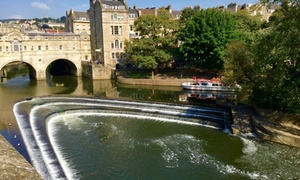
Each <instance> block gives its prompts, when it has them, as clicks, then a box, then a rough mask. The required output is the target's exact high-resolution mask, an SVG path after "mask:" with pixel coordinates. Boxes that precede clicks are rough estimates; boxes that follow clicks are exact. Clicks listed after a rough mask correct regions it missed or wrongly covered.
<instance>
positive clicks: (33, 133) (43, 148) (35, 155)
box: [14, 97, 219, 179]
mask: <svg viewBox="0 0 300 180" xmlns="http://www.w3.org/2000/svg"><path fill="white" fill-rule="evenodd" d="M47 100H49V102H46V101H47ZM57 100H63V101H64V102H55V101H57ZM69 100H77V101H78V100H85V101H87V100H88V101H89V102H83V103H82V102H69ZM34 101H37V102H38V101H39V102H40V101H41V102H44V103H45V102H46V103H45V104H42V105H39V106H35V107H33V108H32V111H31V114H30V117H29V118H30V124H31V127H32V129H31V130H26V127H24V126H22V123H20V122H21V121H20V120H19V121H18V123H19V127H20V129H21V132H22V135H23V136H24V142H25V143H26V145H27V147H28V151H29V155H30V157H31V160H32V163H33V164H34V166H35V168H36V169H37V171H38V172H39V173H40V174H41V175H42V176H43V177H44V179H48V178H49V175H48V174H47V169H48V171H49V173H50V174H51V178H52V179H58V178H59V170H58V169H57V168H56V167H55V165H53V163H54V161H53V160H52V157H50V156H49V155H48V154H47V152H49V149H48V147H49V144H45V143H43V140H42V138H41V137H42V134H40V133H41V132H40V129H39V127H38V123H37V122H38V121H43V120H41V119H39V118H37V116H36V115H35V114H37V113H38V112H39V111H40V110H41V109H42V108H49V107H51V108H54V109H59V110H60V108H59V106H62V107H66V106H72V105H74V106H79V105H80V106H87V107H89V106H94V107H95V106H97V107H112V108H124V107H126V108H128V109H135V110H141V111H148V110H149V107H152V108H154V107H155V108H156V110H154V111H155V112H157V111H158V110H157V109H160V108H171V109H170V110H169V111H166V110H159V112H160V113H162V114H174V112H173V111H174V109H179V110H182V109H184V110H188V109H189V110H190V109H193V110H194V111H201V112H204V111H211V110H207V109H201V108H191V107H184V106H170V105H164V104H150V103H137V102H126V101H125V102H124V101H118V100H101V99H87V98H66V97H42V98H33V99H31V102H34ZM104 102H105V103H104ZM106 103H107V104H106ZM112 103H113V104H112ZM118 103H119V104H118ZM21 104H22V102H20V103H19V104H16V105H15V106H14V112H15V113H16V117H17V116H18V113H17V109H18V106H20V105H21ZM124 104H126V106H124ZM143 106H144V107H143ZM72 114H74V113H72ZM83 114H84V115H86V113H83ZM89 114H91V113H89ZM92 114H93V113H92ZM95 114H96V115H99V113H94V115H95ZM183 114H184V113H180V112H179V113H178V112H177V114H176V113H175V115H183ZM59 115H60V116H61V115H64V113H59ZM75 115H82V113H77V114H76V113H75ZM101 116H119V117H120V116H124V117H130V118H138V119H148V120H155V121H163V122H172V123H181V124H189V125H197V126H205V127H210V128H214V129H219V128H217V127H214V126H210V125H201V124H199V123H194V122H186V121H180V120H175V119H168V118H157V117H148V116H142V115H134V116H132V115H128V114H124V115H120V114H117V115H116V114H109V113H103V114H101ZM17 119H22V117H18V118H17ZM70 128H74V127H70ZM50 129H51V128H50ZM48 130H49V128H48ZM87 133H88V132H86V134H87ZM28 137H34V138H35V140H36V141H33V140H32V139H29V138H28ZM50 140H51V136H50ZM51 142H52V143H53V142H54V141H53V139H52V141H51ZM35 143H36V144H35ZM35 146H38V147H39V148H40V150H38V149H37V148H34V147H35ZM55 147H56V145H53V148H55ZM57 151H59V149H57ZM40 157H42V159H41V158H40ZM58 158H59V162H60V163H62V164H63V167H68V165H67V163H65V164H64V163H63V161H61V159H62V158H61V157H58ZM43 163H45V164H46V169H45V167H44V166H43V165H42V164H43ZM64 172H65V173H66V174H69V175H66V176H67V177H68V178H71V179H72V178H74V177H72V176H70V174H75V173H74V172H72V170H70V168H69V170H68V169H64Z"/></svg>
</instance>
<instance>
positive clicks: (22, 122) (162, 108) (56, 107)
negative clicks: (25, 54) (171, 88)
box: [14, 96, 231, 179]
mask: <svg viewBox="0 0 300 180" xmlns="http://www.w3.org/2000/svg"><path fill="white" fill-rule="evenodd" d="M14 114H15V116H16V119H17V122H18V125H19V128H20V131H21V133H22V136H23V140H24V142H25V144H26V148H27V151H28V153H29V156H30V159H31V162H32V164H33V166H34V167H35V168H36V169H37V171H38V172H39V174H40V175H41V176H42V177H43V178H44V179H69V178H70V177H71V176H72V175H71V173H70V169H68V167H67V165H66V162H63V160H62V157H61V155H60V154H59V152H58V151H59V150H58V149H55V148H56V147H53V146H52V145H53V142H54V141H55V140H53V139H51V138H52V137H51V135H49V132H51V129H48V123H51V121H53V120H54V119H55V118H57V117H65V116H69V115H82V114H86V115H97V116H120V117H123V116H124V117H132V118H138V119H139V118H142V119H146V120H154V121H163V122H170V123H180V124H189V125H197V126H204V127H210V128H214V129H219V130H225V131H226V132H231V128H230V124H231V120H230V113H229V112H227V110H226V109H223V108H209V107H198V106H191V105H178V104H162V103H149V102H137V101H121V100H112V99H111V100H110V99H94V98H86V97H62V96H57V97H37V98H29V99H27V100H24V101H21V102H18V103H16V104H15V105H14ZM41 157H42V158H41ZM62 164H63V165H62Z"/></svg>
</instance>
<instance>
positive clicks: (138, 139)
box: [14, 96, 300, 179]
mask: <svg viewBox="0 0 300 180" xmlns="http://www.w3.org/2000/svg"><path fill="white" fill-rule="evenodd" d="M14 114H15V116H16V119H17V122H18V125H19V128H20V131H21V133H22V136H23V140H24V142H25V145H26V148H27V151H28V153H29V156H30V159H31V162H32V164H33V165H34V167H35V168H36V169H37V171H38V172H39V173H40V174H41V175H42V177H43V178H44V179H98V178H101V179H112V178H113V179H135V178H139V179H176V178H177V179H183V178H188V179H195V178H199V177H205V179H219V178H221V179H235V178H237V179H241V178H242V179H243V178H244V179H245V178H246V179H286V178H288V177H289V175H290V174H291V172H295V171H297V166H299V164H300V162H299V160H298V161H297V160H296V161H295V159H293V158H295V157H297V156H299V152H298V151H293V152H296V153H295V155H294V156H287V155H286V154H285V153H284V152H283V149H284V148H282V147H281V148H279V149H277V148H274V147H273V146H272V145H270V144H264V145H261V144H259V143H257V142H255V141H252V140H249V139H244V138H242V140H241V139H239V138H236V137H233V136H230V135H229V134H227V133H224V131H223V130H225V128H226V127H228V125H226V124H228V122H226V121H228V117H226V114H227V113H226V111H224V110H223V109H218V108H208V107H196V106H191V105H175V104H163V103H148V102H136V101H122V100H110V99H96V98H85V97H70V96H69V97H62V96H57V97H54V96H49V97H37V98H32V99H27V100H24V101H21V102H18V103H16V104H15V105H14ZM224 119H226V120H224ZM229 123H230V122H229ZM206 127H209V128H206ZM219 130H221V131H219ZM210 131H214V132H210ZM270 146H272V148H269V149H268V147H270ZM267 149H268V150H267ZM270 151H272V152H270ZM289 151H291V150H289ZM297 153H298V154H297ZM273 159H276V160H273ZM261 160H263V162H261ZM278 162H282V164H281V163H278ZM291 162H294V163H293V165H294V167H292V166H291V167H289V168H286V166H289V165H291ZM292 177H293V178H294V177H300V175H298V176H297V175H295V174H294V175H293V176H292Z"/></svg>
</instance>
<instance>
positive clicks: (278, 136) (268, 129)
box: [117, 76, 300, 148]
mask: <svg viewBox="0 0 300 180" xmlns="http://www.w3.org/2000/svg"><path fill="white" fill-rule="evenodd" d="M187 81H193V79H192V78H178V77H174V76H155V77H154V78H153V79H152V78H148V79H134V78H124V77H123V76H118V77H117V82H119V83H122V84H131V85H153V86H173V87H181V84H182V83H183V82H187ZM230 108H231V110H232V115H233V120H234V123H233V125H232V129H233V132H234V134H235V135H240V134H241V133H242V134H249V135H250V134H251V136H253V137H255V138H256V139H258V140H266V141H272V142H276V143H280V144H284V145H288V146H293V147H297V148H300V116H299V115H298V116H296V115H294V116H291V115H290V116H288V115H286V114H283V113H280V112H272V111H266V110H262V109H257V108H255V107H253V106H230Z"/></svg>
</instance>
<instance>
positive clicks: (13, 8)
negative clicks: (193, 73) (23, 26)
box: [0, 0, 259, 19]
mask: <svg viewBox="0 0 300 180" xmlns="http://www.w3.org/2000/svg"><path fill="white" fill-rule="evenodd" d="M258 1H259V0H236V1H234V2H236V3H238V4H241V5H242V4H244V3H256V2H258ZM89 2H90V1H89V0H0V19H10V18H17V19H19V18H43V17H52V18H60V17H62V16H65V14H66V11H69V10H70V9H71V8H72V9H74V10H75V11H87V9H89ZM126 2H127V4H128V5H129V6H133V5H136V6H137V7H140V8H147V7H162V6H167V5H172V7H173V9H174V10H182V9H183V8H184V7H187V6H195V5H201V7H202V8H208V7H215V6H219V5H221V4H224V5H226V6H227V4H229V3H231V2H233V0H126Z"/></svg>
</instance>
